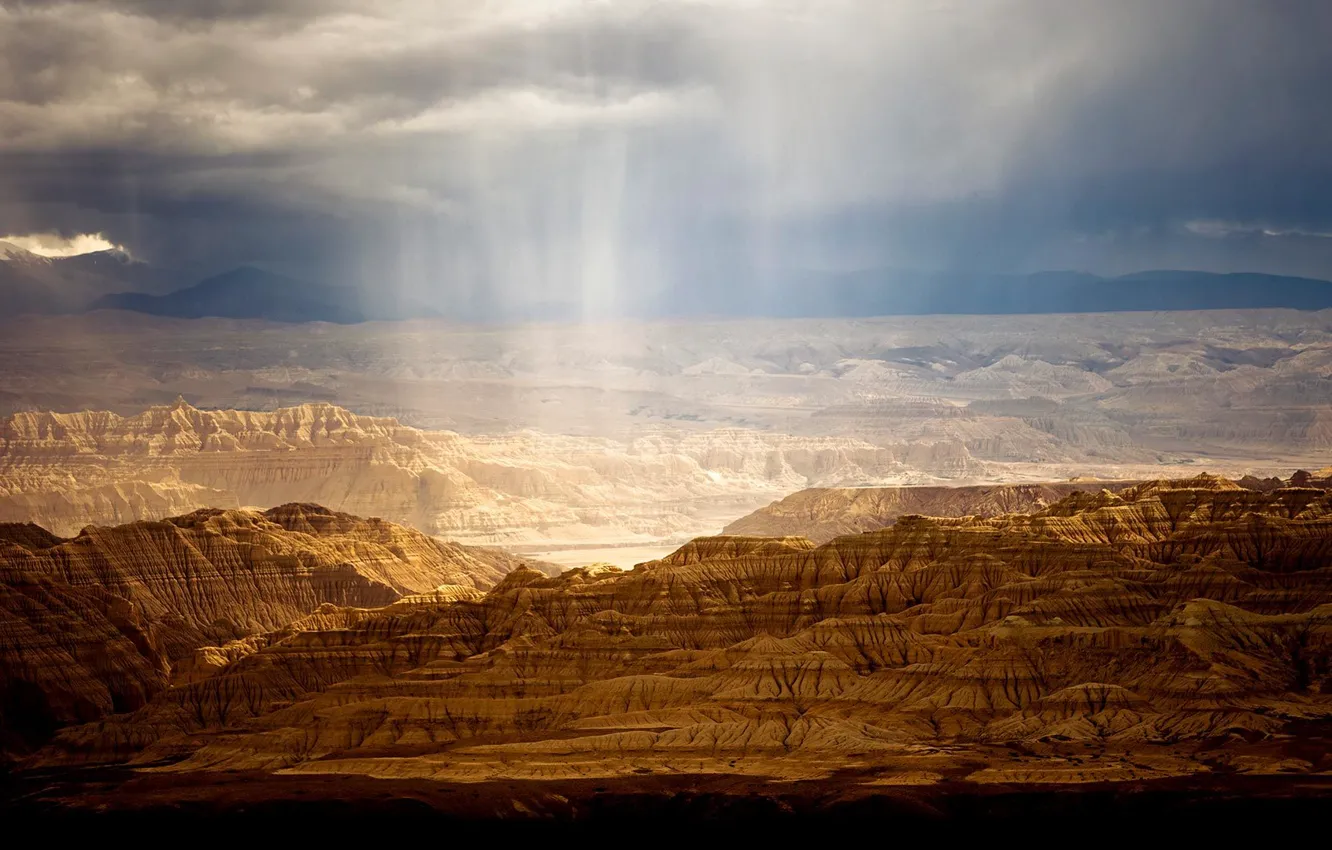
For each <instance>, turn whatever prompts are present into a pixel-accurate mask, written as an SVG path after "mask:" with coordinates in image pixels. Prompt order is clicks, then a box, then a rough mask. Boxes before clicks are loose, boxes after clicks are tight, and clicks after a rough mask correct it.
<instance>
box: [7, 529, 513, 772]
mask: <svg viewBox="0 0 1332 850" xmlns="http://www.w3.org/2000/svg"><path fill="white" fill-rule="evenodd" d="M519 563H520V562H519V561H517V560H516V559H513V558H511V557H509V556H508V555H505V554H503V553H501V552H497V551H494V550H488V549H478V548H473V547H464V546H460V545H457V544H451V543H442V542H440V541H437V540H434V539H433V538H430V537H427V536H426V535H424V534H421V533H420V532H418V531H414V530H411V529H407V528H403V527H402V526H398V525H394V524H392V523H388V522H384V521H383V520H377V519H372V520H366V519H360V518H358V517H353V516H349V515H347V514H340V513H336V512H333V511H329V510H327V509H325V508H322V507H319V506H318V505H302V504H290V505H283V506H281V507H278V508H274V509H272V510H269V511H265V512H263V513H259V512H255V511H242V510H230V511H223V510H201V511H196V512H194V513H192V514H188V515H186V516H181V517H175V518H173V519H169V520H164V521H156V522H153V521H144V522H137V523H132V524H129V525H123V526H118V527H115V528H102V527H97V526H91V527H89V528H86V529H84V530H83V531H82V532H81V533H80V534H79V535H78V536H77V537H75V538H73V539H68V540H66V539H61V538H59V537H56V536H55V535H52V534H50V533H49V532H47V531H45V530H44V529H41V528H39V527H37V526H34V525H23V524H5V525H0V727H3V728H4V729H5V730H6V734H7V736H10V735H12V736H13V740H10V739H8V738H7V739H6V740H5V742H4V749H17V748H19V747H20V746H21V745H22V744H23V743H24V742H29V743H30V742H32V741H38V740H42V739H43V738H44V737H45V736H47V735H49V734H50V732H52V731H53V730H54V729H55V728H57V727H59V726H62V725H65V724H69V723H75V722H84V721H88V720H92V719H95V718H97V717H100V716H102V715H106V714H109V713H111V712H113V711H115V712H118V711H127V710H131V709H133V708H137V707H139V706H142V705H144V704H145V703H146V702H147V700H148V698H149V697H150V696H151V695H152V694H154V693H156V692H158V691H160V690H162V688H163V687H165V686H166V684H167V682H168V680H169V678H170V677H171V676H172V675H173V673H174V672H176V671H177V670H178V668H183V667H189V666H190V665H196V666H197V662H195V661H194V660H193V656H194V655H195V652H196V650H197V649H199V648H200V647H203V646H208V645H214V644H224V643H227V642H229V641H234V640H242V639H246V638H250V637H252V636H257V635H262V634H265V633H267V632H271V631H273V630H274V629H278V628H281V627H283V626H285V625H286V624H288V623H290V622H292V621H293V620H296V619H299V618H301V617H303V616H305V615H306V614H309V613H310V612H312V611H315V610H317V609H318V608H319V607H320V606H321V605H325V604H336V605H339V606H350V607H355V608H363V607H377V606H383V605H387V604H390V603H392V602H394V601H396V600H398V599H401V598H404V597H410V595H413V594H434V593H436V589H437V588H440V587H441V586H444V587H445V588H448V587H453V586H457V587H458V588H460V589H461V590H464V591H470V592H472V593H476V592H477V588H486V587H490V586H492V585H493V584H495V583H496V582H497V581H499V579H501V578H502V577H503V576H504V574H505V573H507V572H509V571H510V570H511V569H513V568H514V567H516V566H518V564H519ZM454 595H455V596H456V595H457V594H456V593H455V594H454ZM464 595H465V594H464Z"/></svg>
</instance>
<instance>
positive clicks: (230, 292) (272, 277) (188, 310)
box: [89, 266, 439, 325]
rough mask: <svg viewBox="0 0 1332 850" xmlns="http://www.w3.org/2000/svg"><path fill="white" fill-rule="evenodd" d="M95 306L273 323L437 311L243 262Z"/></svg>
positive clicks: (391, 317)
mask: <svg viewBox="0 0 1332 850" xmlns="http://www.w3.org/2000/svg"><path fill="white" fill-rule="evenodd" d="M89 309H93V310H131V311H133V312H136V313H148V314H150V315H153V316H173V317H175V318H180V319H199V318H203V317H205V316H217V317H221V318H227V319H267V320H269V321H272V322H336V323H338V324H344V325H345V324H355V323H357V322H366V321H372V320H394V319H411V318H424V317H431V316H438V315H439V314H438V313H436V312H434V311H433V310H430V309H429V308H427V307H425V306H424V305H421V304H413V303H401V302H397V303H393V300H392V299H387V300H386V301H385V302H384V303H374V301H373V300H372V296H370V295H369V294H367V293H364V292H362V291H360V290H357V289H352V288H350V287H340V286H323V285H320V284H313V283H307V282H305V281H300V280H296V279H295V278H290V277H286V276H284V275H280V274H274V273H273V272H267V271H264V270H263V269H257V268H254V267H253V266H241V267H240V268H238V269H232V270H231V271H229V272H224V273H223V274H220V275H216V276H214V277H210V278H208V279H206V280H203V281H200V282H199V283H196V284H195V285H194V286H191V287H187V288H185V289H178V290H176V291H175V292H172V293H169V294H167V295H148V294H145V293H142V292H121V293H116V294H113V295H105V296H103V297H101V298H99V299H97V300H96V301H94V302H93V303H92V304H91V306H90V308H89Z"/></svg>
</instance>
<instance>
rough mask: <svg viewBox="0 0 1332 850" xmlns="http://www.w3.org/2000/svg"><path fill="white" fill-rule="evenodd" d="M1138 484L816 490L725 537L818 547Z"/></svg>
mask: <svg viewBox="0 0 1332 850" xmlns="http://www.w3.org/2000/svg"><path fill="white" fill-rule="evenodd" d="M1131 483H1132V482H1107V481H1071V482H1054V483H1049V484H987V485H982V486H974V487H854V488H853V487H841V488H825V487H816V488H811V489H808V490H801V491H799V492H797V493H792V494H791V495H789V496H787V497H786V498H784V499H781V500H779V501H776V502H773V503H772V504H771V505H768V506H766V507H763V508H759V509H758V510H756V511H754V512H753V513H751V514H749V515H747V516H743V517H741V518H740V519H738V520H736V521H735V522H732V523H731V524H730V525H727V526H726V528H725V529H724V530H723V531H722V533H723V534H738V535H747V536H754V537H782V536H786V535H799V536H803V537H808V538H809V539H810V540H813V541H815V542H816V543H826V542H828V541H829V540H832V539H833V538H834V537H840V536H842V535H845V534H858V533H860V532H863V531H875V530H877V529H880V528H883V527H884V526H887V525H891V524H892V523H893V522H894V521H896V520H897V519H898V518H899V517H903V516H907V515H908V514H922V515H925V516H937V517H965V516H977V517H991V516H998V515H1000V514H1017V513H1031V512H1032V511H1036V510H1040V509H1041V508H1045V507H1047V506H1049V505H1051V504H1053V503H1054V502H1057V501H1059V500H1060V499H1062V498H1064V497H1066V496H1068V495H1070V494H1072V493H1085V492H1092V493H1095V492H1098V491H1100V490H1103V489H1106V488H1109V489H1111V490H1117V489H1122V488H1124V487H1127V486H1130V485H1131Z"/></svg>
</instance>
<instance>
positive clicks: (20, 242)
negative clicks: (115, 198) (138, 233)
mask: <svg viewBox="0 0 1332 850" xmlns="http://www.w3.org/2000/svg"><path fill="white" fill-rule="evenodd" d="M0 242H8V243H9V244H11V245H15V246H17V247H19V248H22V249H23V250H25V251H31V252H32V253H34V254H37V255H39V256H42V257H75V256H78V255H79V254H91V253H93V252H94V251H109V250H112V249H114V250H117V251H123V250H125V249H124V248H123V247H122V246H120V245H117V244H115V243H114V242H111V241H109V240H108V239H107V238H106V237H105V236H103V235H102V234H100V233H80V234H78V235H76V236H61V235H60V234H59V233H29V234H28V235H26V236H0Z"/></svg>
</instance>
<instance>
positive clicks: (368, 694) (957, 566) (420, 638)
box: [11, 475, 1332, 808]
mask: <svg viewBox="0 0 1332 850" xmlns="http://www.w3.org/2000/svg"><path fill="white" fill-rule="evenodd" d="M289 510H290V509H289ZM226 515H227V512H221V513H219V514H217V515H216V516H219V517H220V516H226ZM346 522H352V521H351V520H346ZM24 528H25V529H26V531H25V532H24V534H25V535H26V537H24V538H23V539H24V540H26V541H27V542H26V546H30V547H34V548H36V549H41V547H42V546H43V545H45V543H44V540H43V538H42V537H41V534H40V532H38V531H35V530H32V529H31V528H28V527H24ZM11 545H12V546H13V547H19V548H25V544H24V543H23V542H18V543H14V544H11ZM60 545H68V544H60ZM431 580H433V576H432V579H431ZM470 591H471V592H466V593H457V594H447V593H444V592H442V589H441V592H440V593H437V594H435V595H431V594H411V595H407V596H404V597H402V598H400V599H398V600H396V601H392V602H389V603H388V604H384V605H377V606H374V607H371V606H362V605H356V604H351V605H348V604H346V603H345V602H339V601H328V602H324V603H321V604H320V605H319V606H318V607H317V608H315V609H314V610H312V611H310V612H309V613H306V614H304V615H303V616H300V617H297V618H295V619H293V620H292V621H291V622H289V623H287V624H285V625H283V626H281V627H280V628H276V629H274V630H271V631H268V632H265V633H263V634H256V635H251V636H249V637H246V638H240V639H234V640H231V641H227V642H225V643H222V644H220V645H212V646H210V647H209V648H207V649H204V650H200V651H199V652H201V653H202V654H203V655H206V656H207V658H208V659H209V660H208V662H207V663H191V664H182V665H181V666H180V668H179V671H178V673H177V676H178V678H177V679H176V680H175V681H174V682H173V683H172V686H171V687H169V688H165V689H162V690H159V691H157V692H156V693H155V694H153V695H151V697H150V698H148V699H147V701H146V702H145V703H144V704H142V705H123V706H119V707H118V708H119V709H120V710H118V711H117V712H116V713H113V714H107V715H105V716H102V717H100V718H98V719H95V720H94V721H93V722H90V723H85V724H82V725H67V726H64V727H63V728H61V729H59V730H56V731H55V732H54V734H53V737H52V738H51V739H50V741H49V743H47V744H46V745H45V746H44V747H42V748H41V749H40V750H38V751H37V752H36V753H34V754H32V755H29V756H27V757H26V759H25V761H24V765H25V767H26V769H28V770H46V771H51V770H60V769H72V768H74V767H76V766H77V767H79V768H80V769H86V768H87V767H88V766H92V765H126V766H128V767H129V769H130V770H131V773H130V776H131V777H133V779H132V783H138V784H137V785H133V787H138V788H143V789H152V796H153V799H155V800H156V801H157V802H158V803H161V802H162V801H163V800H166V799H170V798H171V792H170V790H169V788H170V787H172V786H175V785H179V786H180V787H181V788H185V787H188V788H189V789H190V790H189V794H191V795H192V796H193V798H195V799H198V798H199V795H201V794H202V795H204V798H207V795H208V794H209V793H222V792H221V791H218V789H222V788H226V787H229V786H228V784H229V783H231V782H234V781H236V778H237V777H246V779H245V781H246V782H251V781H263V782H269V784H267V785H265V786H264V787H265V789H266V793H270V794H271V793H275V789H280V788H282V787H283V782H287V781H291V782H292V783H294V784H291V785H289V786H287V787H292V788H296V787H305V786H302V785H301V784H300V783H301V782H305V781H315V780H317V779H319V778H320V777H324V778H331V777H337V778H340V779H345V780H347V781H348V782H352V783H354V782H355V781H357V780H366V779H372V778H373V779H382V780H385V781H393V782H399V783H406V782H423V781H424V782H430V783H440V784H441V785H439V787H446V786H448V785H449V783H465V784H466V783H482V784H484V783H491V784H493V783H497V782H500V783H502V782H522V783H526V784H525V785H524V786H523V787H524V788H527V789H528V790H527V791H525V792H524V794H526V795H527V798H530V797H531V795H532V794H533V793H535V794H537V796H538V797H540V792H539V789H540V788H542V787H548V788H552V789H555V788H560V787H563V786H561V785H560V783H570V782H577V781H585V780H601V781H602V782H608V781H619V780H624V781H626V782H632V781H640V780H645V778H650V777H654V776H684V775H688V776H691V777H697V778H698V781H699V782H703V783H706V781H707V777H710V776H711V777H718V776H723V775H725V776H728V777H731V778H733V779H734V778H737V777H740V778H747V780H746V781H748V782H750V783H772V782H777V783H792V782H794V783H812V782H832V781H834V779H835V777H837V778H836V779H835V782H836V783H837V784H838V787H843V788H844V787H845V786H846V785H847V783H850V784H851V785H854V786H856V787H857V788H859V789H860V791H861V792H863V793H871V794H892V793H895V792H894V790H893V789H899V788H901V789H915V788H928V787H932V786H939V787H944V786H947V787H953V788H956V787H958V785H959V783H960V785H961V786H965V787H968V788H973V789H974V788H983V787H986V786H990V785H998V786H1004V787H1008V786H1012V785H1015V784H1016V785H1023V786H1027V785H1030V786H1045V787H1056V786H1064V785H1070V784H1072V785H1076V784H1086V783H1093V784H1094V783H1141V782H1154V781H1164V780H1172V781H1173V780H1181V781H1183V780H1184V779H1188V780H1189V781H1199V782H1201V781H1213V780H1210V779H1208V777H1217V776H1227V777H1240V778H1242V777H1264V776H1273V777H1279V776H1294V777H1300V776H1303V777H1309V778H1310V779H1311V780H1312V779H1313V778H1316V776H1317V775H1320V774H1322V773H1326V772H1327V771H1329V770H1332V762H1329V760H1328V753H1329V752H1330V751H1329V749H1328V748H1327V747H1326V746H1325V743H1326V741H1327V740H1328V738H1327V732H1328V730H1329V729H1332V724H1330V721H1332V697H1330V696H1329V694H1332V490H1329V489H1328V488H1327V486H1326V484H1325V482H1321V481H1319V480H1318V479H1316V478H1313V477H1312V476H1307V475H1305V476H1300V477H1299V478H1298V479H1297V480H1294V481H1280V482H1272V481H1268V482H1263V483H1262V486H1241V485H1240V484H1237V483H1235V482H1234V481H1231V480H1228V479H1225V478H1221V477H1216V476H1211V475H1201V476H1197V477H1194V478H1190V479H1178V480H1155V481H1146V482H1142V483H1139V484H1136V485H1133V486H1128V487H1125V488H1123V489H1121V490H1119V491H1118V492H1110V491H1109V490H1100V491H1096V492H1091V491H1078V492H1072V493H1069V494H1068V495H1065V496H1063V497H1062V498H1059V499H1057V500H1055V501H1053V502H1052V503H1050V504H1049V505H1048V506H1046V507H1044V508H1042V509H1038V510H1035V511H1033V512H1031V513H1027V514H1003V515H999V516H994V517H989V518H980V517H974V516H969V517H952V518H948V517H925V516H919V515H904V516H901V517H899V518H897V519H896V520H895V521H893V522H892V523H891V524H890V525H888V526H886V527H884V528H881V529H879V530H876V531H870V532H866V533H860V534H853V535H849V536H841V537H836V538H834V539H832V540H831V541H829V542H827V543H824V544H822V545H816V544H815V543H813V542H811V541H810V540H808V539H807V538H802V537H782V538H775V537H774V538H762V537H742V536H716V537H705V538H699V539H696V540H694V541H692V542H690V543H689V544H687V545H685V546H683V547H681V548H679V549H678V550H677V551H676V552H674V553H673V554H671V555H670V556H669V557H666V558H663V559H660V560H657V561H652V562H648V563H644V564H641V565H639V566H638V567H636V568H635V569H633V570H629V571H625V570H619V569H615V568H611V567H604V566H602V567H584V568H578V569H573V570H567V571H564V572H560V573H558V574H551V573H549V572H542V571H539V570H537V569H532V568H530V567H526V566H517V567H516V568H514V569H511V570H509V571H508V572H507V573H506V574H505V575H504V576H503V577H502V578H500V579H499V581H498V583H497V584H495V585H494V586H493V587H492V588H490V589H489V590H487V591H486V592H485V593H484V594H482V593H481V592H479V591H478V590H477V589H475V588H472V589H470ZM197 654H198V653H196V655H197ZM191 657H194V656H191ZM1320 730H1321V731H1320ZM265 777H268V778H269V779H265ZM270 780H271V781H270ZM144 783H146V784H144ZM164 783H165V784H164ZM347 787H352V786H347ZM765 787H766V786H765ZM774 787H776V786H774ZM210 788H212V789H214V790H213V791H212V792H210V791H209V789H210ZM276 793H280V792H276ZM550 793H555V792H554V791H551V792H550ZM771 793H773V794H776V793H778V792H777V791H772V792H771ZM62 799H63V802H60V801H58V800H53V801H52V803H53V804H59V805H70V806H74V807H76V808H77V807H78V806H79V805H83V804H84V803H86V802H87V800H88V799H96V800H100V801H101V802H102V803H103V804H105V801H106V800H107V799H108V798H107V797H106V796H105V795H102V796H100V797H99V796H97V795H93V796H92V797H91V798H86V797H83V796H78V795H75V796H74V797H70V798H68V799H65V798H62ZM81 800H82V801H84V802H80V801H81ZM552 805H553V803H552Z"/></svg>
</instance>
